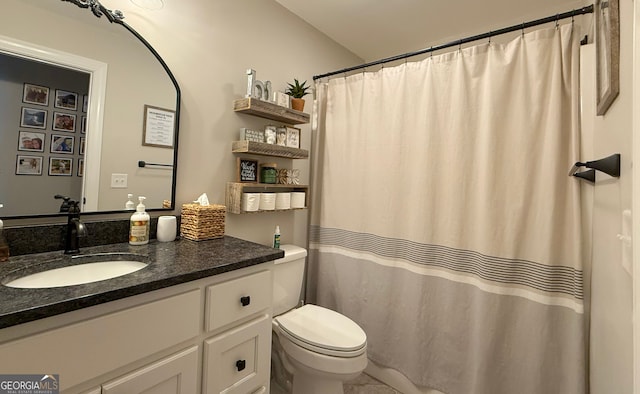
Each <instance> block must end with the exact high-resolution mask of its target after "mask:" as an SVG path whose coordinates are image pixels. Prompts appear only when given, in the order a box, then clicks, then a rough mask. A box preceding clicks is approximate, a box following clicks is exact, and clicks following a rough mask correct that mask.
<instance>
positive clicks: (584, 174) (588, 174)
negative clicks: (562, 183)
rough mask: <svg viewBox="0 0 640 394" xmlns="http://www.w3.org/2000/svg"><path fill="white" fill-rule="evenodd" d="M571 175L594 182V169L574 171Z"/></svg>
mask: <svg viewBox="0 0 640 394" xmlns="http://www.w3.org/2000/svg"><path fill="white" fill-rule="evenodd" d="M572 175H573V176H575V177H576V178H580V179H584V180H586V181H589V182H591V183H595V182H596V170H587V171H582V172H576V173H574V174H572Z"/></svg>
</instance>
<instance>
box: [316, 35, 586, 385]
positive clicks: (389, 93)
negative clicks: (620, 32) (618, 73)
mask: <svg viewBox="0 0 640 394" xmlns="http://www.w3.org/2000/svg"><path fill="white" fill-rule="evenodd" d="M575 35H576V34H573V29H572V26H571V25H566V26H561V27H556V28H551V29H544V30H538V31H534V32H530V33H527V34H522V36H519V37H517V38H515V39H513V40H512V41H510V42H508V43H506V44H503V45H499V44H496V43H486V44H482V45H478V46H475V47H471V48H464V49H461V50H456V51H453V52H451V53H446V54H442V55H438V56H432V57H429V58H426V59H425V60H422V61H417V62H410V63H405V64H402V65H399V66H396V67H386V68H383V69H381V70H380V71H377V72H364V73H360V74H357V75H351V76H348V77H339V78H335V79H331V80H329V81H328V82H323V83H317V84H316V100H315V102H314V106H315V108H314V116H313V133H312V134H313V143H312V145H313V149H312V158H313V162H312V174H311V175H312V176H311V177H312V187H311V189H312V200H311V202H312V210H311V221H310V234H309V249H310V256H309V270H308V275H309V281H308V283H309V286H308V293H307V297H308V299H309V300H311V301H313V302H316V303H318V304H320V305H323V306H326V307H329V308H332V309H335V310H337V311H339V312H341V313H343V314H345V315H347V316H349V317H350V318H352V319H353V320H354V321H356V322H357V323H358V324H359V325H360V326H361V327H362V328H363V329H364V330H365V332H366V333H367V341H368V349H367V351H368V356H369V358H370V359H371V360H373V361H375V362H376V363H377V364H380V365H383V366H386V367H390V368H393V369H396V370H398V371H400V372H401V373H403V374H404V375H405V376H406V377H408V378H409V379H410V380H411V381H412V382H413V383H415V384H417V385H421V386H427V387H430V388H435V389H438V390H440V391H442V392H445V393H448V394H470V393H473V394H482V393H486V394H500V393H504V394H512V393H518V394H523V393H545V394H546V393H562V394H567V393H584V392H585V391H586V383H585V379H586V372H585V369H586V354H585V353H586V352H585V348H586V345H585V326H584V311H583V279H582V270H583V268H582V266H583V261H582V256H581V245H580V239H581V217H580V195H579V187H580V186H579V181H578V180H577V179H574V178H572V177H569V176H567V173H568V171H569V169H570V168H571V165H572V164H573V163H574V162H575V161H577V160H578V156H579V86H578V80H579V78H578V73H579V63H578V62H579V44H578V40H577V38H576V37H575Z"/></svg>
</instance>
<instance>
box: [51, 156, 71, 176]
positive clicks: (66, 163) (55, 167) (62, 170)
mask: <svg viewBox="0 0 640 394" xmlns="http://www.w3.org/2000/svg"><path fill="white" fill-rule="evenodd" d="M72 175H73V158H71V157H69V158H67V157H50V158H49V176H72Z"/></svg>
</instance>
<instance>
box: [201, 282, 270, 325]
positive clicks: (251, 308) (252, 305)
mask: <svg viewBox="0 0 640 394" xmlns="http://www.w3.org/2000/svg"><path fill="white" fill-rule="evenodd" d="M271 287H272V284H271V272H270V271H262V272H258V273H255V274H252V275H248V276H243V277H242V278H238V279H233V280H230V281H228V282H223V283H219V284H216V285H212V286H209V287H207V295H206V297H207V301H206V317H205V319H206V320H205V324H206V327H205V328H206V330H207V331H213V330H215V329H217V328H220V327H223V326H226V325H227V324H230V323H233V322H234V321H237V320H240V319H243V318H245V317H248V316H251V315H253V314H255V313H258V312H260V311H263V310H265V309H267V308H269V306H270V305H271V297H272V296H273V295H272V293H271Z"/></svg>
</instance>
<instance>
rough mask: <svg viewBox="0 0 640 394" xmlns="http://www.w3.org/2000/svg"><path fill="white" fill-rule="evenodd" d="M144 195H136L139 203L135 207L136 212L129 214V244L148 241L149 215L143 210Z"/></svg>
mask: <svg viewBox="0 0 640 394" xmlns="http://www.w3.org/2000/svg"><path fill="white" fill-rule="evenodd" d="M145 199H146V197H142V196H140V197H138V200H140V203H139V204H138V206H137V207H136V212H135V213H134V214H133V215H131V223H130V227H129V243H130V244H131V245H144V244H148V243H149V227H150V219H151V218H150V217H149V214H148V213H147V212H145V207H144V200H145Z"/></svg>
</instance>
